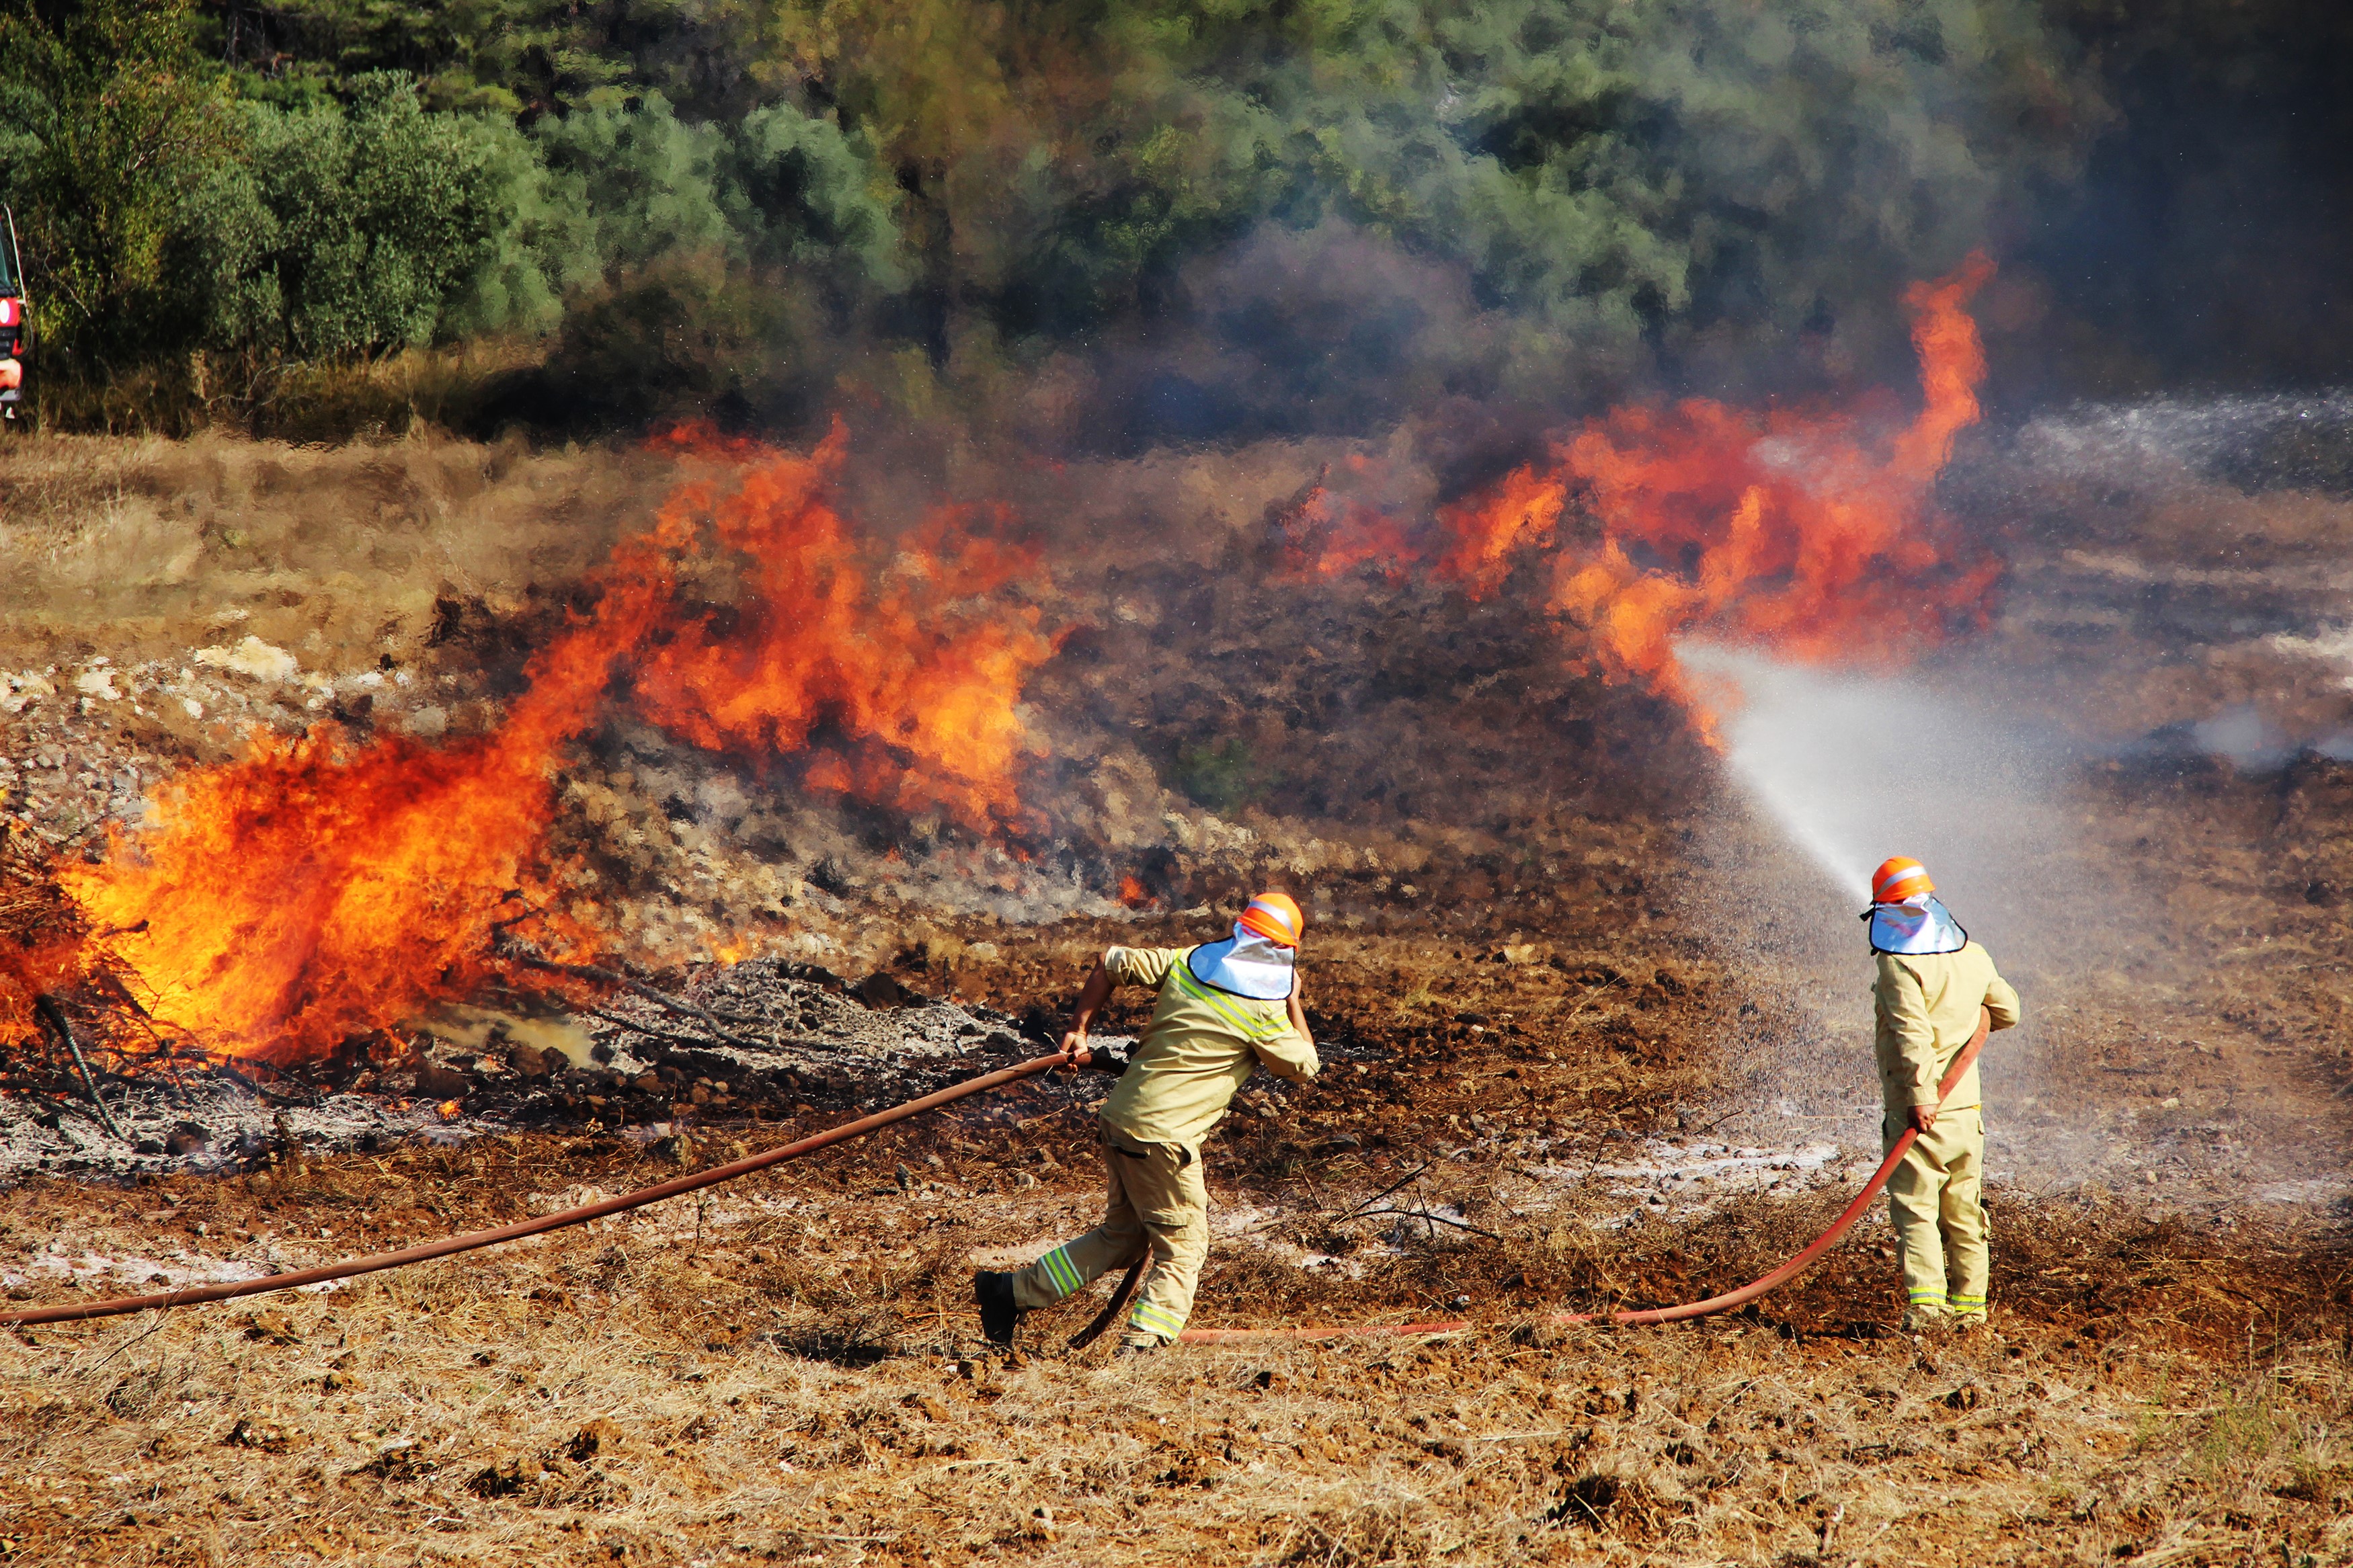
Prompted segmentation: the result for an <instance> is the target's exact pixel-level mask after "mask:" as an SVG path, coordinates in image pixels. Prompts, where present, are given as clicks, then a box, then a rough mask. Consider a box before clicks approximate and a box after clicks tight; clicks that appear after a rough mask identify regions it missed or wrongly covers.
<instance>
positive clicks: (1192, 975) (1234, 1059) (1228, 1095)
mask: <svg viewBox="0 0 2353 1568" xmlns="http://www.w3.org/2000/svg"><path fill="white" fill-rule="evenodd" d="M1305 925H1306V921H1305V919H1304V917H1303V916H1302V915H1301V914H1300V912H1299V906H1298V905H1297V904H1296V903H1294V902H1293V901H1292V900H1291V899H1290V898H1289V897H1287V896H1286V895H1284V894H1282V893H1261V894H1260V895H1259V896H1258V897H1257V898H1255V899H1252V900H1250V907H1249V908H1248V909H1246V910H1243V911H1242V913H1241V918H1240V919H1239V920H1237V921H1235V922H1234V929H1233V934H1232V935H1231V936H1229V937H1228V938H1226V939H1225V940H1224V941H1222V942H1205V943H1203V944H1202V945H1200V946H1198V947H1186V948H1176V947H1159V948H1153V947H1114V948H1111V949H1108V950H1107V951H1105V952H1104V953H1103V957H1102V959H1101V960H1100V961H1099V962H1098V963H1096V964H1095V967H1094V972H1093V973H1091V974H1089V975H1088V976H1087V983H1086V986H1085V988H1084V989H1083V990H1082V991H1081V992H1080V993H1079V1000H1078V1005H1076V1007H1074V1008H1073V1009H1072V1010H1071V1026H1070V1028H1069V1030H1068V1032H1067V1033H1065V1034H1064V1035H1063V1037H1062V1049H1063V1051H1064V1053H1065V1054H1067V1055H1068V1056H1069V1057H1070V1058H1071V1061H1072V1063H1073V1064H1075V1065H1078V1066H1085V1065H1086V1063H1087V1062H1088V1060H1089V1059H1090V1056H1091V1053H1090V1050H1089V1047H1088V1045H1087V1030H1088V1027H1089V1026H1091V1025H1092V1023H1093V1022H1094V1016H1095V1014H1096V1013H1097V1012H1098V1011H1100V1010H1101V1009H1102V1007H1103V1003H1104V1002H1105V1001H1107V1000H1108V999H1109V998H1110V996H1111V993H1112V988H1113V986H1115V985H1149V986H1152V987H1154V988H1155V989H1156V990H1157V991H1158V993H1159V999H1158V1001H1157V1003H1156V1004H1155V1005H1154V1007H1153V1011H1152V1021H1151V1022H1150V1023H1148V1024H1146V1025H1145V1027H1144V1034H1143V1037H1141V1038H1140V1039H1139V1040H1138V1041H1137V1042H1136V1046H1135V1051H1134V1056H1133V1057H1132V1058H1130V1059H1129V1062H1128V1064H1127V1068H1126V1070H1125V1071H1124V1073H1123V1074H1122V1075H1121V1077H1120V1080H1119V1086H1118V1087H1117V1088H1116V1089H1113V1090H1112V1095H1111V1098H1110V1099H1109V1100H1106V1101H1104V1103H1103V1113H1102V1114H1103V1167H1104V1173H1105V1176H1106V1183H1107V1186H1108V1191H1107V1193H1106V1194H1105V1197H1104V1202H1103V1223H1102V1224H1101V1225H1098V1226H1095V1228H1094V1229H1092V1230H1091V1231H1089V1232H1087V1233H1086V1234H1085V1235H1084V1236H1082V1237H1079V1238H1078V1239H1077V1240H1075V1241H1069V1242H1065V1243H1063V1244H1062V1245H1061V1246H1060V1247H1056V1248H1054V1250H1053V1251H1051V1252H1049V1253H1048V1254H1046V1256H1045V1257H1043V1258H1039V1259H1038V1261H1037V1262H1035V1263H1032V1264H1031V1265H1030V1266H1029V1268H1024V1269H1022V1270H1020V1271H1019V1272H1018V1273H1011V1274H1005V1273H997V1272H993V1271H987V1270H984V1271H983V1272H981V1273H978V1274H976V1275H975V1276H974V1277H973V1293H974V1295H975V1296H976V1297H977V1298H978V1300H979V1304H980V1326H981V1332H982V1333H983V1334H985V1335H986V1336H987V1338H988V1339H989V1340H990V1341H992V1342H995V1343H997V1344H1010V1343H1012V1342H1013V1331H1014V1327H1015V1324H1016V1323H1017V1322H1018V1320H1019V1318H1020V1316H1021V1314H1022V1313H1024V1312H1028V1311H1031V1310H1035V1309H1037V1308H1039V1307H1048V1306H1051V1305H1053V1304H1054V1303H1055V1302H1057V1301H1060V1300H1062V1299H1063V1298H1064V1297H1066V1296H1069V1295H1070V1294H1071V1293H1072V1292H1073V1291H1076V1290H1081V1289H1085V1288H1086V1287H1087V1286H1088V1285H1090V1284H1092V1283H1093V1282H1094V1280H1095V1279H1098V1278H1100V1277H1101V1276H1102V1275H1103V1274H1104V1273H1106V1272H1108V1271H1109V1270H1111V1269H1113V1268H1122V1267H1124V1266H1127V1265H1128V1264H1130V1263H1131V1262H1132V1261H1134V1260H1135V1259H1137V1258H1140V1257H1142V1256H1145V1255H1146V1254H1148V1255H1149V1258H1150V1260H1151V1272H1150V1273H1149V1274H1148V1275H1147V1276H1146V1277H1145V1280H1144V1289H1142V1290H1141V1291H1140V1292H1139V1293H1138V1294H1137V1296H1136V1298H1135V1305H1134V1309H1133V1310H1131V1311H1130V1312H1129V1313H1128V1319H1127V1327H1126V1330H1125V1331H1124V1334H1123V1335H1122V1337H1121V1340H1120V1345H1119V1351H1118V1353H1119V1354H1120V1355H1123V1356H1127V1355H1134V1354H1137V1353H1140V1352H1146V1351H1155V1350H1158V1349H1159V1348H1160V1347H1161V1346H1163V1345H1165V1344H1167V1343H1169V1342H1172V1341H1174V1340H1175V1339H1176V1336H1177V1335H1178V1334H1179V1333H1181V1332H1182V1331H1184V1328H1185V1320H1186V1319H1187V1317H1188V1316H1189V1315H1190V1314H1191V1313H1192V1310H1193V1290H1194V1287H1195V1286H1196V1284H1197V1283H1198V1281H1199V1279H1200V1277H1201V1264H1202V1262H1203V1261H1204V1260H1205V1259H1206V1258H1208V1252H1209V1194H1208V1186H1207V1185H1206V1184H1204V1183H1203V1181H1202V1177H1201V1142H1202V1140H1203V1139H1205V1138H1207V1137H1208V1134H1209V1130H1210V1129H1211V1128H1213V1127H1215V1126H1216V1125H1217V1124H1218V1121H1219V1119H1220V1118H1221V1117H1223V1116H1224V1115H1225V1113H1226V1107H1227V1105H1228V1104H1229V1102H1230V1101H1231V1100H1233V1098H1234V1094H1235V1092H1236V1091H1237V1090H1238V1089H1240V1088H1241V1086H1242V1085H1243V1084H1244V1083H1245V1082H1246V1081H1248V1079H1250V1074H1251V1073H1252V1072H1253V1071H1255V1070H1256V1069H1257V1068H1259V1067H1261V1066H1264V1067H1265V1068H1267V1069H1268V1070H1269V1071H1270V1072H1272V1073H1274V1074H1275V1075H1276V1076H1277V1077H1280V1078H1286V1079H1293V1080H1303V1079H1310V1078H1313V1077H1314V1076H1315V1073H1316V1070H1317V1068H1318V1066H1319V1064H1318V1062H1317V1061H1316V1058H1315V1038H1314V1036H1313V1035H1312V1034H1310V1033H1309V1032H1308V1028H1307V1016H1306V1014H1305V1013H1304V1012H1303V1011H1302V1010H1301V1008H1300V1005H1299V975H1298V968H1297V959H1298V952H1299V939H1300V937H1301V935H1302V934H1303V931H1304V928H1305Z"/></svg>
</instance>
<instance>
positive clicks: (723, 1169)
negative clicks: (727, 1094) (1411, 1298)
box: [0, 1017, 1987, 1344]
mask: <svg viewBox="0 0 2353 1568" xmlns="http://www.w3.org/2000/svg"><path fill="white" fill-rule="evenodd" d="M1986 1028H1987V1021H1986V1020H1985V1019H1983V1018H1982V1017H1980V1019H1979V1022H1978V1031H1977V1033H1976V1035H1975V1036H1973V1037H1971V1038H1970V1040H1969V1043H1968V1046H1966V1047H1963V1049H1962V1051H1961V1054H1960V1055H1959V1056H1958V1057H1957V1058H1954V1060H1953V1065H1952V1068H1951V1069H1950V1070H1948V1071H1947V1073H1946V1074H1945V1078H1944V1081H1943V1082H1941V1083H1940V1084H1938V1085H1937V1086H1936V1093H1937V1100H1938V1103H1939V1104H1942V1103H1943V1100H1944V1097H1945V1096H1947V1095H1949V1094H1950V1093H1952V1091H1953V1086H1954V1085H1955V1084H1957V1083H1958V1082H1959V1081H1960V1079H1961V1075H1962V1074H1964V1073H1966V1072H1968V1070H1969V1066H1970V1064H1971V1063H1973V1062H1975V1061H1976V1060H1977V1058H1978V1051H1979V1050H1981V1049H1983V1048H1984V1047H1985V1041H1986ZM1067 1059H1068V1058H1065V1057H1063V1056H1061V1055H1060V1054H1059V1053H1057V1054H1056V1055H1054V1056H1050V1057H1035V1058H1031V1059H1030V1060H1029V1061H1026V1062H1020V1063H1017V1064H1016V1065H1014V1066H1012V1067H1009V1068H1001V1069H1000V1070H998V1071H997V1072H993V1073H987V1074H985V1075H984V1076H982V1077H980V1078H976V1079H970V1080H969V1081H967V1082H965V1083H959V1084H953V1085H951V1086H950V1087H948V1088H946V1089H939V1090H936V1091H935V1092H934V1093H931V1094H927V1095H924V1096H923V1098H922V1099H920V1100H909V1101H907V1102H906V1103H905V1104H903V1105H894V1106H892V1107H891V1108H890V1109H889V1110H878V1111H876V1112H875V1113H874V1114H873V1115H871V1116H864V1117H860V1118H859V1119H858V1120H857V1121H845V1122H843V1123H842V1124H841V1125H840V1126H839V1127H829V1128H828V1129H826V1131H822V1132H817V1133H812V1134H811V1135H809V1136H808V1137H807V1138H802V1139H797V1140H796V1141H795V1142H790V1143H786V1144H783V1145H780V1146H779V1147H777V1148H774V1149H770V1150H768V1151H767V1152H765V1153H760V1154H752V1155H747V1156H746V1157H744V1159H741V1160H736V1161H733V1162H731V1163H728V1164H724V1165H713V1166H712V1167H711V1168H710V1169H709V1170H707V1171H697V1172H695V1173H693V1174H691V1175H685V1176H680V1177H678V1178H676V1179H675V1180H672V1181H668V1182H662V1183H659V1184H657V1185H654V1186H650V1187H642V1188H639V1189H638V1191H636V1192H634V1193H624V1194H621V1195H620V1196H619V1197H614V1198H607V1199H605V1200H603V1201H602V1202H600V1203H593V1204H586V1205H582V1206H581V1207H579V1208H575V1209H565V1210H564V1211H563V1212H562V1213H560V1214H552V1215H542V1216H541V1217H539V1218H537V1219H527V1220H518V1221H517V1222H515V1223H514V1224H513V1225H506V1226H499V1227H497V1228H496V1229H493V1230H477V1231H470V1232H468V1233H467V1234H465V1235H463V1236H451V1237H443V1238H442V1239H441V1240H439V1241H432V1242H427V1243H425V1244H424V1245H422V1246H419V1247H403V1248H402V1249H401V1250H400V1251H398V1252H377V1253H372V1254H370V1255H369V1256H367V1257H365V1258H348V1259H346V1260H345V1261H343V1262H342V1263H330V1264H325V1265H322V1267H320V1268H304V1269H301V1270H298V1271H296V1272H294V1273H291V1274H269V1275H264V1276H263V1277H262V1278H260V1279H238V1280H233V1281H230V1282H228V1283H227V1284H221V1285H201V1286H191V1287H189V1288H188V1289H182V1290H161V1291H157V1292H155V1293H154V1294H153V1295H148V1296H118V1297H115V1298H113V1299H111V1300H103V1301H80V1302H75V1303H73V1304H71V1305H68V1306H60V1307H32V1308H26V1309H25V1310H21V1311H9V1312H0V1325H5V1326H8V1327H19V1326H29V1325H32V1324H35V1323H62V1322H72V1321H78V1320H80V1319H85V1318H112V1317H120V1316H121V1315H122V1314H124V1313H127V1312H146V1311H155V1310H164V1309H167V1308H172V1307H194V1306H198V1305H201V1304H202V1303H204V1302H206V1301H228V1300H236V1299H237V1298H238V1297H240V1296H259V1295H265V1294H268V1293H269V1292H272V1291H277V1290H292V1289H299V1288H300V1287H301V1286H304V1285H318V1284H323V1283H325V1282H326V1281H328V1280H331V1279H353V1278H355V1277H356V1276H359V1275H362V1274H375V1273H380V1272H382V1271H383V1270H385V1269H387V1268H406V1267H407V1266H408V1265H409V1264H412V1263H425V1262H428V1261H430V1260H431V1259H433V1258H449V1257H453V1256H455V1255H456V1254H458V1253H460V1252H472V1251H476V1250H478V1249H479V1248H481V1247H495V1246H497V1245H499V1244H500V1243H501V1242H506V1241H520V1240H522V1238H523V1237H527V1236H543V1235H545V1234H546V1233H547V1232H549V1231H553V1230H564V1229H566V1228H568V1227H569V1226H575V1225H586V1224H587V1223H588V1222H589V1221H590V1220H594V1219H603V1218H605V1217H606V1216H607V1215H617V1214H623V1213H626V1212H628V1210H630V1209H637V1208H644V1207H645V1206H646V1205H649V1204H657V1203H659V1202H661V1201H662V1200H663V1199H665V1198H674V1197H679V1196H681V1195H682V1194H687V1193H691V1192H698V1191H700V1190H701V1189H702V1188H704V1187H715V1186H718V1185H719V1184H722V1183H723V1182H732V1181H733V1180H734V1179H735V1178H736V1177H738V1176H748V1175H750V1174H751V1173H753V1172H754V1171H765V1170H766V1169H767V1168H768V1167H770V1166H771V1165H781V1164H783V1163H785V1162H786V1161H788V1160H797V1159H799V1158H800V1157H801V1156H802V1155H804V1154H812V1153H815V1152H817V1151H818V1150H819V1149H824V1148H829V1147H830V1146H832V1145H833V1144H836V1143H843V1142H849V1140H850V1139H852V1138H862V1137H864V1136H865V1135H866V1134H867V1133H869V1132H873V1131H878V1130H880V1129H881V1128H884V1127H888V1126H890V1125H891V1124H892V1122H895V1121H906V1120H907V1119H908V1118H910V1117H913V1116H919V1115H921V1114H923V1112H924V1111H926V1110H937V1109H939V1108H940V1107H941V1106H943V1105H950V1104H953V1103H955V1101H956V1100H963V1099H965V1098H967V1097H969V1096H971V1095H976V1094H986V1093H987V1092H988V1091H989V1090H991V1089H1002V1088H1004V1087H1005V1086H1006V1085H1008V1084H1011V1083H1018V1082H1019V1081H1020V1080H1021V1079H1027V1078H1035V1077H1037V1076H1038V1075H1039V1073H1043V1072H1050V1071H1051V1070H1052V1069H1054V1068H1058V1067H1060V1066H1062V1065H1063V1064H1064V1062H1065V1061H1066V1060H1067ZM1918 1136H1919V1134H1918V1133H1916V1132H1915V1131H1911V1130H1910V1129H1908V1128H1907V1129H1906V1130H1905V1132H1904V1135H1903V1136H1902V1137H1900V1138H1898V1139H1897V1140H1896V1141H1895V1144H1894V1148H1892V1149H1890V1150H1889V1151H1888V1153H1887V1158H1886V1159H1884V1160H1883V1161H1881V1162H1880V1165H1879V1170H1878V1172H1877V1173H1875V1174H1874V1175H1873V1177H1872V1178H1871V1181H1870V1183H1869V1184H1867V1185H1866V1186H1864V1188H1863V1189H1862V1192H1861V1193H1859V1194H1856V1195H1855V1199H1854V1201H1853V1202H1852V1203H1851V1204H1849V1205H1847V1206H1846V1212H1845V1213H1843V1214H1841V1215H1839V1217H1838V1220H1837V1222H1836V1223H1835V1224H1833V1225H1832V1226H1831V1227H1830V1229H1828V1230H1826V1231H1824V1232H1822V1234H1821V1235H1820V1236H1819V1237H1815V1239H1814V1242H1813V1244H1812V1245H1811V1246H1810V1247H1807V1248H1806V1249H1805V1250H1804V1251H1803V1252H1800V1253H1799V1254H1798V1255H1797V1256H1796V1257H1795V1258H1790V1259H1789V1261H1788V1262H1787V1263H1784V1264H1783V1265H1781V1267H1780V1268H1776V1269H1774V1270H1773V1271H1772V1272H1771V1273H1770V1274H1767V1275H1766V1276H1765V1277H1764V1278H1763V1279H1757V1280H1754V1281H1752V1282H1751V1283H1749V1284H1746V1285H1744V1286H1742V1287H1741V1288H1740V1289H1737V1290H1732V1291H1727V1292H1726V1293H1725V1294H1724V1295H1721V1296H1711V1297H1709V1298H1708V1299H1707V1300H1704V1301H1692V1302H1687V1303H1685V1304H1684V1305H1683V1306H1679V1307H1653V1308H1649V1309H1646V1310H1638V1311H1618V1312H1598V1313H1597V1312H1564V1313H1560V1314H1557V1315H1556V1316H1554V1317H1552V1318H1549V1319H1547V1320H1546V1321H1548V1322H1552V1323H1595V1322H1610V1323H1672V1322H1678V1321H1682V1320H1683V1319H1686V1318H1700V1317H1705V1316H1707V1315H1708V1314H1709V1313H1712V1312H1724V1311H1729V1310H1732V1309H1733V1308H1735V1307H1738V1306H1741V1305H1743V1304H1744V1303H1746V1302H1748V1301H1753V1300H1756V1299H1757V1297H1759V1296H1762V1295H1764V1294H1765V1293H1766V1292H1767V1291H1768V1290H1771V1289H1775V1288H1776V1287H1778V1286H1780V1285H1784V1284H1787V1283H1788V1281H1789V1280H1791V1279H1795V1278H1797V1276H1798V1275H1799V1274H1801V1273H1803V1272H1804V1271H1805V1270H1806V1268H1808V1267H1809V1266H1810V1265H1811V1264H1812V1263H1813V1261H1814V1260H1815V1259H1816V1258H1820V1256H1821V1255H1822V1254H1823V1253H1825V1252H1827V1251H1828V1250H1830V1248H1831V1247H1832V1246H1833V1245H1835V1244H1836V1243H1837V1241H1838V1239H1839V1237H1842V1236H1844V1235H1845V1234H1846V1233H1847V1231H1848V1230H1849V1229H1851V1228H1852V1226H1853V1225H1854V1222H1855V1221H1856V1220H1858V1219H1860V1218H1861V1217H1862V1211H1863V1209H1864V1208H1865V1207H1866V1206H1868V1205H1869V1204H1870V1203H1871V1200H1872V1199H1873V1198H1874V1197H1876V1196H1877V1195H1878V1194H1879V1191H1880V1189H1881V1188H1883V1187H1884V1186H1885V1185H1886V1184H1887V1179H1888V1177H1889V1176H1891V1175H1893V1174H1894V1172H1895V1164H1896V1162H1897V1161H1899V1160H1901V1159H1903V1158H1904V1155H1905V1152H1906V1151H1908V1150H1909V1149H1910V1148H1911V1147H1912V1143H1913V1141H1914V1140H1915V1138H1917V1137H1918ZM1476 1326H1477V1325H1476V1324H1474V1323H1473V1322H1472V1321H1470V1320H1468V1319H1461V1320H1455V1321H1444V1322H1428V1323H1394V1324H1389V1323H1377V1324H1376V1323H1359V1324H1345V1325H1339V1326H1333V1327H1311V1328H1275V1329H1187V1330H1186V1331H1184V1332H1183V1333H1182V1334H1181V1335H1179V1336H1178V1337H1179V1338H1180V1339H1183V1340H1185V1341H1187V1342H1190V1343H1195V1344H1219V1343H1224V1342H1229V1341H1235V1340H1268V1339H1287V1340H1322V1339H1338V1338H1343V1337H1351V1336H1366V1335H1399V1334H1405V1335H1419V1334H1449V1333H1460V1332H1461V1331H1464V1330H1466V1329H1471V1328H1474V1327H1476Z"/></svg>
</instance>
